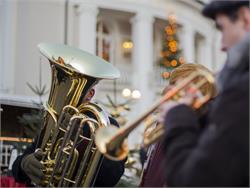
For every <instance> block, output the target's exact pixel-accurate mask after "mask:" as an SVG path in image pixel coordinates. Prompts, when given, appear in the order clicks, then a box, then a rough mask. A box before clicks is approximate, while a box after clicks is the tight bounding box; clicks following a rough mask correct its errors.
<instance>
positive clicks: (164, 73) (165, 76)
mask: <svg viewBox="0 0 250 188" xmlns="http://www.w3.org/2000/svg"><path fill="white" fill-rule="evenodd" d="M169 76H170V73H169V72H167V71H165V72H163V73H162V77H163V78H164V79H167V78H169Z"/></svg>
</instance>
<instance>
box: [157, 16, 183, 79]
mask: <svg viewBox="0 0 250 188" xmlns="http://www.w3.org/2000/svg"><path fill="white" fill-rule="evenodd" d="M177 29H178V25H177V23H176V17H175V15H174V14H171V15H169V16H168V20H167V26H166V27H165V28H164V31H163V46H162V50H161V54H160V55H161V58H160V60H159V65H160V66H162V67H164V68H165V70H164V72H162V77H163V78H164V79H168V78H169V76H170V72H171V71H172V70H173V69H174V68H176V67H178V66H179V65H181V64H183V63H185V60H184V58H183V57H182V56H181V53H182V51H181V49H180V46H179V40H178V36H177Z"/></svg>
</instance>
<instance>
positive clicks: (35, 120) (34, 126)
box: [18, 62, 49, 138]
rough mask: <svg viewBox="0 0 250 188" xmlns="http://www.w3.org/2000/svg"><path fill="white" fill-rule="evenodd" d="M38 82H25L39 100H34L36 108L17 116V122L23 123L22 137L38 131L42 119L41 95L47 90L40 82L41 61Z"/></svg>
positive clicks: (32, 134)
mask: <svg viewBox="0 0 250 188" xmlns="http://www.w3.org/2000/svg"><path fill="white" fill-rule="evenodd" d="M39 73H40V74H39V84H38V85H35V86H32V85H31V84H30V83H28V82H27V86H28V87H29V88H30V90H31V91H32V92H33V93H34V94H35V95H37V96H38V97H39V102H38V103H37V102H34V101H33V103H34V105H35V106H36V107H37V109H32V110H31V112H30V113H25V114H23V115H22V116H21V117H18V120H19V122H20V123H21V124H22V125H24V135H23V136H24V137H26V138H34V137H35V136H36V135H37V133H38V132H39V130H40V128H41V125H42V120H43V102H42V96H44V95H46V94H47V93H48V91H49V90H47V89H46V85H43V84H42V76H41V62H40V67H39Z"/></svg>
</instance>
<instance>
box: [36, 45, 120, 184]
mask: <svg viewBox="0 0 250 188" xmlns="http://www.w3.org/2000/svg"><path fill="white" fill-rule="evenodd" d="M38 48H39V50H40V52H41V53H42V54H43V55H44V56H45V57H47V58H48V60H49V62H50V66H51V72H52V84H51V90H50V95H49V99H48V102H47V107H46V111H45V115H44V122H43V128H42V131H41V133H40V135H39V139H38V144H37V147H36V148H37V150H42V151H43V152H44V153H45V156H44V157H43V159H42V160H41V162H42V163H43V165H44V166H45V169H44V174H45V179H44V180H43V182H42V183H41V184H40V185H38V186H46V187H79V186H81V187H83V186H84V187H89V186H92V185H93V184H94V182H95V178H96V174H97V173H98V170H99V166H100V164H101V162H102V155H101V153H100V152H99V151H97V150H96V146H95V143H94V139H93V138H94V135H95V131H96V130H97V128H99V127H107V126H108V125H109V124H110V122H109V118H108V116H107V115H106V113H105V112H104V110H103V109H102V108H101V107H100V106H98V105H97V104H95V103H91V102H86V97H87V93H88V91H89V90H90V89H91V88H92V87H93V86H94V85H95V84H96V83H97V82H98V81H99V80H101V79H114V78H117V77H119V74H120V73H119V71H118V70H117V69H116V68H114V67H113V66H112V65H111V64H110V63H108V62H106V61H104V60H103V59H101V58H98V57H96V56H94V55H91V54H89V53H87V52H84V51H82V50H80V49H76V48H73V47H69V46H66V45H58V44H48V43H41V44H39V45H38Z"/></svg>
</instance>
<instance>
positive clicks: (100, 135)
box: [95, 71, 214, 161]
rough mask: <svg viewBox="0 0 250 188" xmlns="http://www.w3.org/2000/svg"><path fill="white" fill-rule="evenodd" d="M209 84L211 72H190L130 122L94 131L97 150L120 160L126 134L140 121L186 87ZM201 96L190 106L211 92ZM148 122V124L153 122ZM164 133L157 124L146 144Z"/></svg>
mask: <svg viewBox="0 0 250 188" xmlns="http://www.w3.org/2000/svg"><path fill="white" fill-rule="evenodd" d="M206 84H211V85H212V86H214V77H213V75H212V74H210V73H208V72H205V71H197V72H193V73H192V74H190V75H189V76H188V77H186V78H185V79H183V80H182V81H181V82H179V83H177V84H176V85H175V87H173V88H172V89H170V90H169V91H168V92H166V93H165V94H164V96H163V97H162V98H161V99H160V100H159V101H157V102H156V103H155V104H154V105H153V106H152V107H151V108H150V109H149V110H148V111H147V112H145V113H144V114H142V115H141V116H140V117H139V118H137V119H136V120H135V121H133V122H132V123H129V124H128V125H127V126H124V127H122V128H120V129H118V128H116V127H114V126H109V127H101V128H98V130H97V131H96V136H95V143H96V146H97V148H98V150H99V151H100V152H101V153H103V154H104V155H105V156H106V157H108V158H109V159H111V160H116V161H117V160H122V159H124V158H126V156H127V154H128V146H127V143H126V139H127V137H128V135H129V134H130V133H131V132H132V131H133V130H134V129H135V128H137V127H138V126H139V125H140V123H141V122H142V121H144V120H145V119H146V118H149V117H150V115H151V114H152V113H154V112H155V111H156V110H157V109H158V108H159V107H160V106H161V105H162V104H163V103H165V102H166V101H168V100H178V99H180V98H182V97H184V96H185V94H186V91H187V89H189V90H192V91H196V92H197V90H200V89H201V88H202V87H203V86H204V85H206ZM201 94H202V95H201V96H200V97H199V98H197V99H196V100H195V101H194V103H193V104H192V107H193V108H194V109H198V108H200V107H201V106H202V105H203V104H204V103H206V102H207V101H208V100H209V99H210V98H211V97H212V96H213V94H214V93H213V92H206V93H205V92H204V93H202V92H201ZM153 122H154V121H152V123H150V125H152V124H153ZM163 134H164V127H163V126H161V125H159V127H158V128H156V129H155V130H154V131H153V132H151V133H150V135H151V136H152V135H154V136H153V137H152V138H149V137H148V138H146V139H147V141H146V143H145V144H146V145H147V146H148V145H150V144H151V143H153V142H155V141H156V140H157V139H159V138H160V137H161V136H162V135H163Z"/></svg>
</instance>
